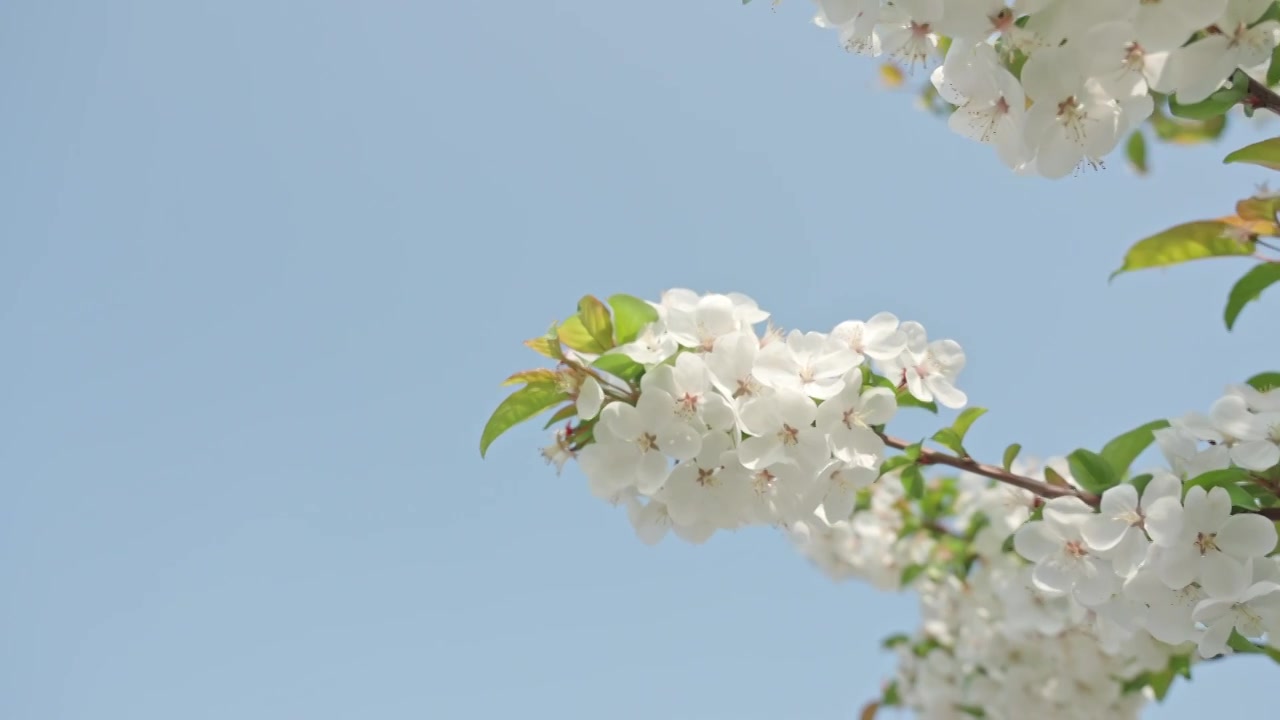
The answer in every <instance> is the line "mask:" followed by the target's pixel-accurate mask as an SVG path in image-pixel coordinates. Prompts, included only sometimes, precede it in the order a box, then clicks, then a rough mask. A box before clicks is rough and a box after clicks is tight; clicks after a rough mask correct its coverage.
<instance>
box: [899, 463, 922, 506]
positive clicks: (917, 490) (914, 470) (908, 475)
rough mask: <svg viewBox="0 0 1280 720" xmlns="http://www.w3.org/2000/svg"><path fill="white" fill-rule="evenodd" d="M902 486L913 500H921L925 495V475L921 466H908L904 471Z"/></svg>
mask: <svg viewBox="0 0 1280 720" xmlns="http://www.w3.org/2000/svg"><path fill="white" fill-rule="evenodd" d="M902 486H903V487H904V488H906V491H907V497H909V498H911V499H912V500H919V499H920V497H921V496H922V495H924V474H923V473H921V472H920V466H919V465H908V466H907V467H906V469H905V470H903V471H902Z"/></svg>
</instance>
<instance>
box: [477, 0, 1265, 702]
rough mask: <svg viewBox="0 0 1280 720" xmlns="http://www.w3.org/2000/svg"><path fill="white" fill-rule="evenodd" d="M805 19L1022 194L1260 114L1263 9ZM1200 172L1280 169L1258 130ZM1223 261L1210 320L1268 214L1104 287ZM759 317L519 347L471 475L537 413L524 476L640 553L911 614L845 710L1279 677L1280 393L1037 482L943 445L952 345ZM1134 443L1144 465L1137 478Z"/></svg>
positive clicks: (570, 331) (1252, 278)
mask: <svg viewBox="0 0 1280 720" xmlns="http://www.w3.org/2000/svg"><path fill="white" fill-rule="evenodd" d="M775 4H776V3H775ZM815 4H816V5H817V14H816V17H815V18H814V22H815V24H817V25H819V26H820V27H824V28H829V29H832V30H834V31H835V32H836V33H837V36H838V38H839V43H840V45H842V46H843V47H844V48H845V49H846V50H848V51H850V52H854V53H858V54H862V55H870V56H874V57H879V58H881V59H883V60H886V61H888V62H890V63H893V66H892V67H893V71H892V72H889V73H886V74H885V76H886V77H893V78H899V79H901V78H902V77H904V76H905V73H904V72H902V71H901V67H900V66H903V65H905V66H906V67H907V69H908V71H910V70H912V69H914V68H915V67H917V66H921V65H923V66H928V67H930V68H931V70H930V73H929V82H928V84H927V86H926V89H925V93H924V95H923V98H924V99H925V101H926V105H927V106H928V107H930V108H931V109H933V110H935V111H936V112H938V113H939V114H940V115H946V116H947V118H948V125H949V126H950V127H951V128H952V129H953V130H955V131H956V132H958V133H959V134H961V135H962V136H965V137H967V138H969V139H971V140H974V141H977V142H980V143H984V144H987V145H990V146H991V147H992V148H993V150H994V151H995V153H996V155H997V157H998V158H999V159H1000V161H1002V162H1003V163H1005V164H1006V165H1007V166H1008V167H1009V168H1011V169H1012V170H1014V171H1015V172H1017V173H1019V174H1024V175H1039V176H1042V177H1047V178H1062V177H1065V176H1068V175H1072V174H1077V173H1079V171H1080V170H1081V169H1082V168H1095V169H1096V168H1102V167H1104V161H1105V159H1106V158H1107V157H1108V156H1109V155H1110V154H1112V153H1113V152H1115V151H1116V150H1118V149H1119V148H1121V147H1123V148H1124V154H1125V156H1126V157H1127V158H1128V160H1129V162H1130V164H1131V165H1132V166H1133V167H1134V168H1136V169H1137V170H1138V171H1139V172H1146V171H1147V169H1148V162H1147V138H1148V137H1154V138H1155V139H1157V140H1160V141H1165V142H1170V143H1175V144H1187V143H1192V142H1204V141H1208V140H1214V139H1217V138H1219V137H1221V135H1222V133H1223V131H1224V130H1225V128H1226V125H1227V119H1228V117H1229V116H1234V114H1235V113H1236V112H1237V111H1239V112H1241V113H1243V114H1244V115H1246V116H1251V115H1252V114H1253V113H1254V112H1255V111H1256V110H1259V109H1266V110H1268V111H1271V112H1274V113H1277V114H1280V95H1277V94H1276V93H1275V92H1274V91H1273V90H1272V88H1273V87H1275V86H1276V85H1277V84H1278V83H1280V51H1277V41H1278V40H1280V3H1276V2H1266V1H1265V0H1164V1H1163V2H1158V3H1148V2H1141V3H1140V2H1137V0H1116V1H1115V2H1101V3H1080V2H1076V0H1025V1H1024V0H1020V1H1019V2H1016V3H1013V4H1012V5H1010V4H1008V3H1006V2H1005V0H815ZM1224 162H1226V163H1229V164H1235V163H1239V164H1246V165H1254V166H1261V167H1264V168H1268V169H1272V170H1280V138H1273V139H1269V140H1263V141H1261V142H1257V143H1253V144H1251V145H1249V146H1247V147H1244V148H1241V149H1240V150H1237V151H1235V152H1232V153H1230V154H1228V155H1227V156H1226V157H1225V159H1224ZM1221 257H1235V258H1240V259H1247V260H1251V261H1253V264H1252V266H1251V268H1250V269H1249V270H1248V271H1247V272H1246V273H1245V274H1244V275H1243V276H1242V277H1241V278H1240V280H1239V281H1238V282H1237V283H1236V284H1235V286H1234V287H1233V288H1232V289H1231V291H1230V292H1229V294H1228V298H1227V303H1226V307H1225V310H1224V321H1225V324H1226V326H1227V328H1228V329H1232V328H1233V327H1234V326H1235V324H1236V323H1237V320H1238V318H1239V316H1240V314H1241V312H1242V311H1243V309H1244V308H1245V307H1246V306H1247V305H1248V304H1249V303H1251V302H1253V301H1254V300H1257V299H1258V298H1259V297H1260V295H1261V293H1262V292H1263V291H1264V290H1266V289H1267V288H1268V287H1270V285H1272V284H1275V283H1276V282H1280V194H1277V193H1272V192H1271V191H1270V190H1268V189H1266V187H1265V186H1263V187H1262V188H1261V189H1259V191H1258V192H1256V193H1254V194H1253V195H1251V196H1250V197H1247V198H1244V199H1241V200H1240V201H1238V202H1237V203H1236V205H1235V207H1234V208H1233V212H1231V213H1230V214H1228V215H1226V216H1222V217H1213V218H1208V219H1202V220H1195V221H1192V222H1186V223H1183V224H1181V225H1177V226H1174V227H1171V228H1169V229H1167V230H1165V231H1163V232H1160V233H1157V234H1155V235H1152V236H1150V237H1147V238H1144V239H1142V240H1141V241H1139V242H1137V243H1136V244H1134V245H1133V246H1132V247H1131V248H1130V249H1129V250H1128V252H1127V253H1126V254H1125V257H1124V260H1123V263H1122V265H1121V267H1120V268H1119V269H1118V270H1116V271H1115V272H1114V273H1113V275H1112V277H1115V276H1116V275H1119V274H1122V273H1127V272H1133V271H1138V270H1144V269H1149V268H1155V267H1167V266H1171V265H1176V264H1180V263H1185V262H1189V261H1193V260H1200V259H1207V258H1221ZM768 319H769V313H768V312H765V311H763V310H762V309H761V308H759V307H758V306H757V305H756V303H755V302H754V301H753V300H751V299H750V298H749V297H746V296H744V295H741V294H735V293H729V294H718V293H709V294H697V293H694V292H692V291H689V290H671V291H668V292H666V293H664V294H663V295H662V297H661V298H660V299H659V300H658V301H656V302H649V301H645V300H642V299H639V298H635V297H632V296H628V295H614V296H612V297H609V298H608V299H607V302H606V301H601V300H599V299H597V298H595V297H592V296H586V297H584V298H582V299H581V300H580V301H579V304H578V309H577V312H576V313H575V314H574V315H572V316H570V317H569V318H567V319H566V320H565V321H564V322H561V323H557V324H555V325H554V326H553V327H552V328H551V330H550V331H549V332H548V333H547V334H546V335H544V336H542V337H539V338H535V339H533V340H530V341H527V342H526V345H528V346H529V347H530V348H532V349H533V350H535V351H537V352H538V353H540V354H542V355H543V356H545V357H546V358H547V359H548V360H550V361H553V363H554V367H552V368H535V369H532V370H526V371H522V372H519V373H516V374H514V375H512V376H511V377H510V378H509V379H508V381H507V383H508V384H512V385H520V386H521V387H520V388H519V389H517V390H515V391H514V392H513V393H512V394H511V396H510V397H508V398H507V399H506V400H505V401H503V402H502V403H501V404H500V405H499V407H498V409H497V410H496V411H495V412H494V414H493V416H492V417H491V418H490V420H489V421H488V423H487V424H486V426H485V428H484V430H483V433H482V438H481V446H480V450H481V454H482V455H483V454H484V453H485V452H486V451H487V450H488V448H489V446H490V444H491V443H492V442H493V441H494V440H495V439H496V438H497V437H498V436H500V435H501V434H503V433H504V432H506V431H507V430H509V429H510V428H512V427H514V426H515V425H517V424H519V423H521V422H524V421H526V420H528V419H530V418H532V417H534V416H538V415H541V414H543V413H545V412H551V413H552V414H551V418H550V419H549V420H548V421H547V424H546V425H545V426H544V429H550V428H552V427H553V426H558V427H557V428H556V429H555V430H554V431H553V435H552V440H551V442H550V444H548V445H547V446H546V447H545V448H544V449H543V451H542V454H543V456H544V458H545V459H546V460H547V462H548V463H551V464H554V465H555V466H556V469H557V472H558V473H559V472H560V471H562V470H563V468H564V467H565V466H566V465H567V464H568V463H570V462H573V463H575V464H576V465H577V467H578V468H579V469H580V470H581V471H582V474H583V475H584V476H585V477H586V479H587V484H588V487H589V489H590V491H591V492H592V493H593V494H594V495H596V496H597V497H598V498H600V499H601V500H603V501H606V502H608V503H611V504H613V505H616V506H623V507H625V508H626V511H627V516H628V519H629V521H630V523H631V524H632V526H633V527H634V529H635V531H636V533H637V535H638V536H639V537H640V539H641V540H642V541H644V542H646V543H656V542H659V541H661V540H662V539H663V538H664V537H667V536H669V535H675V536H676V537H677V538H679V539H681V540H684V541H688V542H692V543H701V542H704V541H705V540H707V539H708V538H709V537H711V536H712V535H713V534H715V533H717V532H729V531H733V530H736V529H738V528H742V527H747V526H759V525H769V526H774V527H777V528H781V529H783V530H784V531H785V533H786V534H787V535H788V537H789V538H790V539H791V540H792V542H794V543H795V545H796V546H797V547H798V549H800V551H801V552H802V553H804V554H805V555H806V556H807V557H808V558H809V559H810V560H811V561H812V562H813V563H814V564H815V565H816V566H818V567H819V568H821V569H822V570H823V571H824V572H826V573H827V574H829V575H830V576H831V577H833V578H836V579H858V580H861V581H865V582H868V583H870V584H872V585H874V586H875V587H877V588H881V589H884V590H887V591H903V590H910V591H913V592H915V593H917V594H918V595H919V598H920V603H921V614H922V623H921V626H920V628H919V630H918V631H917V632H915V633H913V634H899V635H894V636H891V637H890V638H888V639H886V641H885V644H884V646H885V648H886V649H889V650H891V651H892V652H894V653H896V655H897V657H898V668H897V671H896V673H895V676H894V677H893V678H892V679H891V680H890V681H889V682H887V683H886V685H885V687H884V690H883V693H882V695H881V697H880V698H878V699H877V700H875V701H874V702H873V703H871V704H870V705H868V706H867V708H866V709H864V712H863V717H864V718H869V717H873V716H874V714H875V712H876V711H877V710H878V709H879V708H881V707H902V708H907V709H910V710H912V711H914V712H916V713H917V714H918V715H920V716H922V717H926V718H934V717H936V718H951V717H955V716H956V715H957V714H968V715H971V716H974V717H991V718H1008V717H1021V716H1023V715H1025V709H1026V708H1028V707H1034V708H1036V714H1037V715H1038V716H1040V717H1044V718H1059V717H1061V718H1069V717H1082V716H1083V717H1115V718H1136V717H1137V715H1138V713H1139V712H1140V711H1141V709H1142V707H1143V706H1144V704H1145V703H1146V702H1148V700H1149V699H1152V698H1154V699H1156V700H1160V699H1163V698H1164V697H1165V696H1166V694H1167V693H1168V691H1169V688H1170V687H1171V686H1172V684H1173V683H1174V682H1175V681H1176V679H1177V678H1179V677H1181V678H1190V677H1191V675H1192V671H1193V667H1194V665H1195V664H1196V663H1198V662H1200V661H1201V660H1204V659H1212V658H1219V657H1225V656H1227V655H1231V654H1235V653H1251V654H1265V655H1267V656H1269V657H1271V658H1272V659H1274V660H1276V661H1277V662H1280V557H1278V556H1277V547H1276V546H1277V531H1276V524H1275V522H1274V521H1275V520H1277V519H1280V373H1277V372H1267V373H1261V374H1259V375H1256V376H1254V377H1252V378H1250V379H1249V380H1248V381H1246V382H1244V383H1239V384H1234V385H1231V386H1228V387H1227V388H1226V391H1225V393H1224V395H1223V396H1222V397H1221V398H1219V399H1218V400H1217V401H1215V402H1214V403H1213V405H1212V407H1211V408H1210V409H1209V411H1208V412H1207V413H1205V414H1200V413H1189V414H1187V415H1185V416H1183V417H1180V418H1171V419H1167V420H1157V421H1154V422H1151V423H1147V424H1145V425H1142V426H1140V427H1137V428H1133V429H1131V430H1129V431H1127V432H1125V433H1122V434H1120V435H1119V436H1117V437H1116V438H1115V439H1113V440H1111V441H1110V442H1108V443H1107V444H1106V445H1105V446H1104V447H1102V448H1101V449H1100V450H1098V451H1096V452H1095V451H1093V450H1089V449H1084V448H1080V449H1076V450H1074V451H1072V452H1070V453H1068V454H1067V455H1065V456H1063V457H1058V458H1051V459H1049V460H1047V461H1045V462H1044V463H1036V462H1032V461H1029V460H1026V459H1024V458H1021V457H1020V451H1021V447H1020V446H1019V445H1017V444H1016V443H1015V444H1012V445H1010V446H1009V447H1008V448H1007V449H1006V451H1005V452H1004V455H1003V458H1002V462H1001V464H999V465H995V464H990V463H984V462H980V461H978V460H976V459H974V458H973V457H972V455H971V454H970V453H969V452H968V450H967V449H966V447H965V442H966V437H967V435H968V433H969V430H970V429H971V427H972V426H973V425H974V423H975V422H976V421H977V420H978V419H979V418H980V417H981V416H982V415H983V413H984V412H985V410H984V409H982V408H975V407H968V397H967V396H966V395H965V393H964V392H963V391H961V390H960V389H959V387H958V386H957V383H958V377H959V375H960V373H961V371H962V370H963V368H964V366H965V362H966V357H965V354H964V352H963V350H962V349H961V348H960V346H959V345H958V344H957V343H955V342H954V341H952V340H930V339H929V338H928V336H927V334H926V332H925V330H924V328H923V327H922V326H921V325H919V324H918V323H915V322H902V321H900V320H899V319H898V318H897V317H896V316H894V315H892V314H890V313H880V314H877V315H874V316H872V317H871V318H869V319H867V320H850V321H846V322H843V323H840V324H839V325H837V326H835V327H834V328H832V329H830V331H828V332H802V331H796V330H793V331H791V332H789V333H785V334H784V333H783V332H782V331H781V330H779V329H777V328H774V327H772V325H768V326H766V327H765V329H763V331H761V330H760V329H759V328H758V326H759V325H760V324H761V323H765V322H766V321H767V320H768ZM940 406H941V407H942V408H946V409H947V410H955V411H958V412H957V414H956V416H955V418H954V420H953V421H952V422H951V424H950V425H949V426H947V427H943V428H940V429H939V430H938V431H937V432H936V433H934V434H933V435H932V436H930V437H929V438H927V440H921V441H919V442H910V441H908V440H904V439H902V438H900V437H897V436H894V435H890V434H888V431H887V429H886V426H887V424H889V423H890V422H891V421H892V420H893V419H894V418H895V417H896V416H897V413H898V412H900V411H905V410H912V411H915V410H919V409H924V410H926V411H929V412H933V413H938V412H939V407H940ZM926 442H930V443H933V444H935V445H937V446H938V447H941V448H943V450H939V449H935V448H926V447H925V443H926ZM1148 449H1156V450H1158V451H1159V455H1160V456H1161V458H1162V462H1159V463H1156V464H1155V465H1154V466H1153V467H1151V468H1149V469H1148V470H1147V471H1146V472H1133V471H1132V466H1133V464H1134V463H1135V462H1136V461H1137V460H1138V459H1139V458H1140V457H1141V456H1143V455H1144V453H1146V452H1147V451H1148ZM890 450H895V451H897V452H896V453H894V454H890V453H889V451H890ZM940 471H941V472H940ZM952 471H954V472H952Z"/></svg>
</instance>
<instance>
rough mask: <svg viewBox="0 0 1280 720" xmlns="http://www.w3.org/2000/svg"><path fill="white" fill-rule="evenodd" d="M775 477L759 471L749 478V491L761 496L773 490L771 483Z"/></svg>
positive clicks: (769, 473) (766, 471)
mask: <svg viewBox="0 0 1280 720" xmlns="http://www.w3.org/2000/svg"><path fill="white" fill-rule="evenodd" d="M777 477H778V476H777V475H774V474H773V473H771V472H769V471H768V470H761V471H759V472H757V473H756V474H755V475H752V476H751V489H752V490H755V492H756V495H763V494H765V493H767V492H769V490H771V489H772V488H773V481H774V480H776V479H777Z"/></svg>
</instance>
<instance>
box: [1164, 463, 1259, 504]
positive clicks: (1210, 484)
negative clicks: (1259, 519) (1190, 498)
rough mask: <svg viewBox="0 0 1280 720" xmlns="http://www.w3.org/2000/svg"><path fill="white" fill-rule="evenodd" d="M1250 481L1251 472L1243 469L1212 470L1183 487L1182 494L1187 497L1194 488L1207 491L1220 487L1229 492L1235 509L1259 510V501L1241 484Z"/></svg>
mask: <svg viewBox="0 0 1280 720" xmlns="http://www.w3.org/2000/svg"><path fill="white" fill-rule="evenodd" d="M1248 479H1249V471H1248V470H1245V469H1243V468H1237V467H1232V468H1223V469H1222V470H1210V471H1209V472H1207V473H1201V474H1200V475H1197V476H1196V477H1194V478H1192V479H1191V480H1189V481H1187V482H1186V483H1185V484H1184V485H1183V486H1182V494H1183V495H1184V496H1185V495H1186V494H1187V490H1190V489H1191V488H1193V487H1202V488H1204V489H1205V490H1206V491H1208V490H1212V489H1213V488H1215V487H1220V488H1222V489H1223V490H1226V491H1227V496H1228V497H1230V498H1231V504H1232V506H1234V507H1239V508H1244V509H1246V510H1257V509H1258V501H1257V500H1256V499H1254V497H1253V495H1250V494H1249V491H1248V490H1245V489H1244V488H1243V487H1242V486H1241V485H1240V483H1241V482H1244V481H1246V480H1248Z"/></svg>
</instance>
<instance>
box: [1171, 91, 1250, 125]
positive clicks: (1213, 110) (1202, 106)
mask: <svg viewBox="0 0 1280 720" xmlns="http://www.w3.org/2000/svg"><path fill="white" fill-rule="evenodd" d="M1247 87H1248V86H1247V85H1233V86H1232V87H1230V88H1228V89H1226V90H1219V91H1217V92H1215V93H1214V94H1212V95H1210V96H1209V97H1208V98H1206V99H1204V100H1202V101H1200V102H1198V103H1191V104H1189V105H1183V104H1182V103H1180V102H1178V101H1177V100H1176V99H1175V98H1174V97H1173V96H1170V97H1169V113H1170V114H1171V115H1173V116H1174V117H1180V118H1186V119H1188V120H1208V119H1209V118H1213V117H1217V116H1219V115H1223V114H1226V112H1227V111H1228V110H1230V109H1231V108H1232V107H1234V106H1235V104H1236V103H1238V102H1240V100H1241V99H1242V98H1244V96H1245V90H1246V89H1247Z"/></svg>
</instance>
